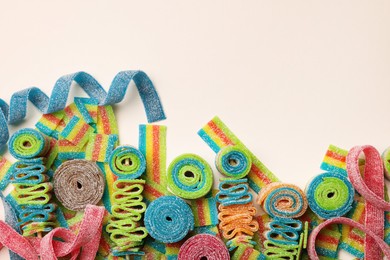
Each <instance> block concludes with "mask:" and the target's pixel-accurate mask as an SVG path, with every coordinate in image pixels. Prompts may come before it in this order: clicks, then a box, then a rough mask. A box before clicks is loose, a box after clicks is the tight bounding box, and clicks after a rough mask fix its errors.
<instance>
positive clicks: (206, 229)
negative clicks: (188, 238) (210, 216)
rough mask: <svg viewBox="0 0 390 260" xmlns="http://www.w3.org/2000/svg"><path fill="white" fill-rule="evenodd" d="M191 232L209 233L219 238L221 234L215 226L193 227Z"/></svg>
mask: <svg viewBox="0 0 390 260" xmlns="http://www.w3.org/2000/svg"><path fill="white" fill-rule="evenodd" d="M192 234H195V235H196V234H209V235H213V236H216V237H219V238H221V234H220V233H219V229H218V227H217V226H213V225H210V226H203V227H195V228H194V230H193V231H192Z"/></svg>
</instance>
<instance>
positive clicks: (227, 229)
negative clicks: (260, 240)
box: [218, 203, 259, 240]
mask: <svg viewBox="0 0 390 260" xmlns="http://www.w3.org/2000/svg"><path fill="white" fill-rule="evenodd" d="M218 209H219V214H218V219H219V221H220V222H219V229H220V230H221V231H222V236H223V237H224V238H225V239H227V240H229V239H232V238H234V237H235V236H237V235H238V236H240V235H243V234H245V235H248V236H253V234H254V233H255V232H256V231H257V230H258V228H259V225H258V223H257V221H256V220H255V219H253V217H254V216H255V214H256V208H255V207H253V206H252V204H251V203H248V204H233V205H228V206H224V205H222V204H221V205H219V206H218Z"/></svg>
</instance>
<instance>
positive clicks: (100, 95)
mask: <svg viewBox="0 0 390 260" xmlns="http://www.w3.org/2000/svg"><path fill="white" fill-rule="evenodd" d="M132 80H133V81H134V82H135V85H136V87H137V90H138V92H139V94H140V96H141V99H142V101H143V103H144V107H145V112H146V116H147V118H148V121H149V122H155V121H159V120H163V119H165V114H164V111H163V108H162V105H161V101H160V98H159V97H158V94H157V92H156V90H155V88H154V86H153V84H152V82H151V81H150V79H149V77H148V76H147V75H146V74H145V73H144V72H142V71H122V72H119V73H118V74H117V75H116V76H115V78H114V79H113V81H112V83H111V86H110V88H109V90H108V93H107V92H106V91H105V90H104V88H103V87H102V86H101V85H100V84H99V83H98V82H97V81H96V79H94V78H93V77H92V76H91V75H89V74H87V73H85V72H77V73H74V74H70V75H65V76H63V77H61V78H59V79H58V80H57V82H56V83H55V85H54V87H53V90H52V94H51V96H50V98H49V97H48V96H47V95H46V94H45V93H44V92H42V91H41V90H40V89H39V88H36V87H32V88H28V89H25V90H22V91H18V92H16V93H14V94H13V95H12V97H11V101H10V106H8V104H7V103H6V102H5V101H3V100H1V99H0V148H1V147H2V146H4V145H5V144H6V142H7V141H8V138H9V132H8V123H10V124H14V123H17V122H19V121H21V120H22V119H23V118H25V117H26V113H27V101H30V102H31V103H32V104H33V105H34V106H36V107H37V108H38V109H39V110H40V111H42V112H43V113H44V114H47V113H53V112H56V111H59V110H62V109H64V108H65V106H66V102H67V99H68V95H69V92H70V88H71V86H72V82H73V81H75V82H76V83H78V85H79V86H80V87H81V88H82V89H83V90H84V91H85V92H86V93H87V94H88V95H89V96H90V97H91V98H94V99H96V100H97V101H98V102H99V105H112V104H115V103H118V102H121V101H122V100H123V98H124V96H125V94H126V91H127V87H128V85H129V83H130V82H131V81H132Z"/></svg>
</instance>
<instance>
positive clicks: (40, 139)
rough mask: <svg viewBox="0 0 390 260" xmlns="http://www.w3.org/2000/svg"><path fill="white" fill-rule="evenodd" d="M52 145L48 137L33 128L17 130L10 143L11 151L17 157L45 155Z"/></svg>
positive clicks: (27, 157)
mask: <svg viewBox="0 0 390 260" xmlns="http://www.w3.org/2000/svg"><path fill="white" fill-rule="evenodd" d="M49 147H50V142H49V140H48V138H47V137H45V136H44V135H43V134H41V133H40V132H39V131H37V130H35V129H32V128H23V129H20V130H18V131H17V132H15V133H14V134H13V135H12V136H11V139H10V140H9V143H8V148H9V152H10V153H11V155H12V156H13V157H15V158H16V159H31V158H35V157H41V156H43V155H45V153H46V152H47V150H48V149H49Z"/></svg>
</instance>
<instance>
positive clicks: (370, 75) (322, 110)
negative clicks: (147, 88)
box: [0, 0, 390, 259]
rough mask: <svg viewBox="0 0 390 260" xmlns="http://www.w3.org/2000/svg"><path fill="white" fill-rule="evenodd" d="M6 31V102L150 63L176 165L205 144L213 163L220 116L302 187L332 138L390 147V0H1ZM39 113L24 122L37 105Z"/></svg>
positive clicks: (2, 58) (107, 78)
mask: <svg viewBox="0 0 390 260" xmlns="http://www.w3.org/2000/svg"><path fill="white" fill-rule="evenodd" d="M0 35H1V36H0V37H1V40H0V86H1V87H0V91H1V98H3V99H5V100H7V101H8V100H9V98H10V96H11V94H12V93H13V92H15V91H17V90H20V89H23V88H26V87H29V86H39V87H40V88H42V89H44V90H45V91H46V92H47V93H50V91H51V88H52V86H53V84H54V82H55V80H56V79H57V78H58V77H60V76H61V75H63V74H68V73H72V72H76V71H79V70H84V71H87V72H89V73H91V74H92V75H94V76H95V77H96V78H97V79H98V80H99V81H100V82H101V83H102V84H103V86H105V87H106V89H107V88H108V86H109V84H110V82H111V79H112V78H113V77H114V76H115V74H116V73H117V72H119V71H120V70H127V69H142V70H144V71H145V72H146V73H148V75H149V76H150V77H151V78H152V80H153V82H154V83H155V85H156V87H157V89H158V91H159V93H160V96H161V98H162V101H163V104H164V106H165V109H166V114H167V116H168V120H166V121H164V122H163V123H164V124H166V125H167V126H168V127H169V128H168V133H169V134H168V138H169V139H168V149H169V150H168V161H171V160H172V159H173V158H174V157H175V156H177V155H179V154H181V153H184V152H193V153H197V154H199V155H201V156H203V157H204V158H205V159H207V160H208V161H209V162H210V163H211V164H212V163H213V160H214V154H213V152H212V151H211V150H210V149H209V148H208V147H207V146H206V145H205V144H204V143H203V141H202V140H201V139H200V138H199V137H198V136H197V134H196V132H197V130H198V129H200V128H201V127H202V126H203V125H204V124H205V123H206V122H207V121H208V120H209V119H211V118H212V117H213V116H214V115H219V116H220V117H221V118H222V119H223V120H224V121H225V123H226V124H227V125H228V126H230V128H231V129H232V130H233V131H234V132H235V133H236V134H237V135H238V137H240V138H241V139H242V141H243V142H244V143H245V144H246V145H247V146H248V147H249V148H250V149H251V150H252V151H253V152H254V153H255V154H256V155H258V157H259V158H260V159H261V160H262V161H263V162H264V163H265V164H266V165H267V166H268V167H269V168H270V169H271V170H272V171H273V172H274V173H275V174H277V176H278V177H279V178H280V179H281V180H283V181H285V182H289V183H294V184H297V185H299V186H300V187H302V188H304V187H305V184H306V183H307V182H308V180H309V179H310V178H311V177H313V176H315V175H317V174H318V173H320V170H319V165H320V163H321V161H322V158H323V155H324V153H325V151H326V148H327V146H328V145H329V144H330V143H333V144H335V145H338V146H340V147H343V148H345V149H349V148H351V147H352V146H354V145H358V144H372V145H374V146H376V147H377V148H378V150H379V151H380V152H382V151H383V150H384V149H385V148H386V147H387V146H388V145H390V140H389V133H390V120H389V113H388V111H389V108H390V104H389V103H390V102H389V100H390V88H389V86H390V73H389V69H390V48H389V46H390V2H388V1H297V0H296V1H204V0H201V1H186V2H184V1H171V0H165V1H110V2H109V1H81V2H80V1H67V3H66V4H62V2H60V1H39V2H38V1H35V2H24V1H13V2H12V3H11V2H9V1H1V2H0ZM130 92H131V93H130V94H128V95H127V96H126V101H125V102H123V103H121V104H120V105H118V106H117V107H116V108H117V109H116V110H117V112H118V113H117V116H118V120H119V124H120V131H121V141H122V143H128V144H133V145H137V143H138V133H137V126H138V124H140V123H145V122H146V119H145V115H144V113H143V108H142V105H141V101H140V99H139V98H138V94H136V91H135V89H134V88H132V89H131V91H130ZM79 93H80V91H79V90H74V92H73V93H72V94H74V95H78V94H79ZM28 116H29V119H28V120H26V121H25V122H24V123H23V124H22V125H20V126H17V127H15V128H13V129H14V130H15V129H18V128H20V127H27V126H30V127H31V126H33V124H34V122H35V121H36V120H37V119H38V118H39V113H38V112H36V110H35V109H33V108H31V110H30V112H29V115H28ZM0 214H1V213H0ZM0 217H1V216H0ZM7 257H8V254H7V253H6V250H2V251H1V252H0V259H7ZM343 258H346V256H343Z"/></svg>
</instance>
